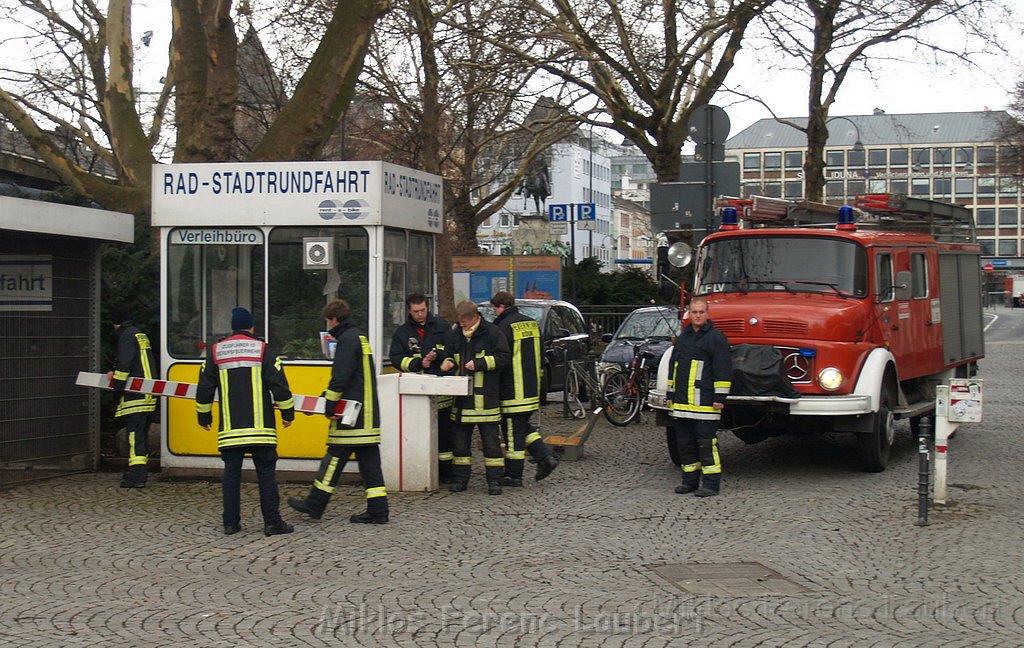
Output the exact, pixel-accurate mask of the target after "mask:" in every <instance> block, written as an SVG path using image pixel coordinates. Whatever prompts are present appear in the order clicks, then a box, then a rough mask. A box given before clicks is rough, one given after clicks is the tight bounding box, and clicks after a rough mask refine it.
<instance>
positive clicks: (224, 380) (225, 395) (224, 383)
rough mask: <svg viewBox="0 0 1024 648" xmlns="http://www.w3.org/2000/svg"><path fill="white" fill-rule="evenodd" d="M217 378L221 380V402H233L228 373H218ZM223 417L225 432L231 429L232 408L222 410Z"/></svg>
mask: <svg viewBox="0 0 1024 648" xmlns="http://www.w3.org/2000/svg"><path fill="white" fill-rule="evenodd" d="M217 376H218V377H219V378H220V400H221V401H222V402H224V403H229V402H231V389H229V387H228V383H229V382H230V381H229V380H228V372H226V371H218V372H217ZM220 415H221V426H222V427H223V428H224V429H225V430H230V429H231V408H230V407H222V408H220Z"/></svg>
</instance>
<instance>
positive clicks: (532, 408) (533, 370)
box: [491, 291, 558, 487]
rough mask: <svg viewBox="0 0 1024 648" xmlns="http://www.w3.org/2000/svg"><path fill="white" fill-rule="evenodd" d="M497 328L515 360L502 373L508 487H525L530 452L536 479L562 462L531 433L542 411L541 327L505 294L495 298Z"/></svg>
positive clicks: (535, 433) (534, 431)
mask: <svg viewBox="0 0 1024 648" xmlns="http://www.w3.org/2000/svg"><path fill="white" fill-rule="evenodd" d="M491 306H493V307H494V313H495V315H496V317H495V318H494V325H495V326H497V327H498V329H499V330H500V331H501V332H502V334H503V335H504V336H505V340H506V341H507V342H508V346H509V350H510V351H511V354H512V356H511V361H510V362H509V363H508V364H507V365H506V366H505V367H504V368H503V369H502V370H501V414H502V417H503V420H502V425H503V427H504V430H505V478H504V479H503V480H502V485H504V486H517V487H518V486H522V485H523V462H524V461H525V459H526V451H527V450H529V452H530V457H532V459H533V461H534V463H536V464H537V473H536V474H535V475H534V479H536V480H538V481H540V480H541V479H544V478H545V477H547V476H548V475H550V474H551V471H553V470H554V469H555V468H557V467H558V459H556V458H555V457H554V455H552V454H551V448H549V447H548V445H547V444H546V443H544V441H543V439H541V436H540V433H539V432H537V431H536V430H530V429H529V427H530V415H531V414H533V413H534V412H536V411H537V410H539V409H540V373H541V369H542V368H543V365H542V364H541V353H542V351H541V341H540V327H539V326H538V325H537V321H536V320H535V319H533V318H532V317H527V316H526V315H523V314H522V313H520V312H519V309H518V308H516V300H515V297H513V296H512V294H511V293H508V292H505V291H501V292H497V293H495V294H494V296H493V297H491Z"/></svg>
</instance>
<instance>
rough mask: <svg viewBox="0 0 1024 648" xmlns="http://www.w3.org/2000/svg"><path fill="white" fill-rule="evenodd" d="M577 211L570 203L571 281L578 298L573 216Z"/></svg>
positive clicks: (574, 220) (574, 221)
mask: <svg viewBox="0 0 1024 648" xmlns="http://www.w3.org/2000/svg"><path fill="white" fill-rule="evenodd" d="M575 211H576V205H575V204H573V203H569V247H570V248H572V254H571V255H569V259H570V263H571V264H572V267H571V271H570V274H569V276H570V283H571V285H572V298H573V301H575V300H576V219H575V218H574V217H573V212H575Z"/></svg>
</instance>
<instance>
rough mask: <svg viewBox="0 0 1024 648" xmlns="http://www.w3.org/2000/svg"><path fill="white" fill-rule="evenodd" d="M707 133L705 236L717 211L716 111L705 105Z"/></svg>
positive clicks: (705, 145) (705, 151)
mask: <svg viewBox="0 0 1024 648" xmlns="http://www.w3.org/2000/svg"><path fill="white" fill-rule="evenodd" d="M704 117H705V120H706V123H705V128H706V131H705V133H706V135H705V137H704V140H705V141H704V194H705V196H704V198H705V207H704V236H707V235H708V234H710V233H711V218H712V216H711V215H712V214H713V213H714V211H715V162H714V160H712V159H711V157H712V152H713V151H714V146H715V142H714V137H715V136H714V132H715V130H714V126H715V111H713V110H711V106H705V107H704Z"/></svg>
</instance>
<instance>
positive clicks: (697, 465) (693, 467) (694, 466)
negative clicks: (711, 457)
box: [683, 461, 700, 473]
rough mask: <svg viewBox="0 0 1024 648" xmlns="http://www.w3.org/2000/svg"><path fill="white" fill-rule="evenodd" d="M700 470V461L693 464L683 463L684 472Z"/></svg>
mask: <svg viewBox="0 0 1024 648" xmlns="http://www.w3.org/2000/svg"><path fill="white" fill-rule="evenodd" d="M698 470H700V462H699V461H698V462H697V463H692V464H683V472H684V473H692V472H697V471H698Z"/></svg>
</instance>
